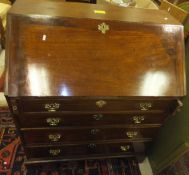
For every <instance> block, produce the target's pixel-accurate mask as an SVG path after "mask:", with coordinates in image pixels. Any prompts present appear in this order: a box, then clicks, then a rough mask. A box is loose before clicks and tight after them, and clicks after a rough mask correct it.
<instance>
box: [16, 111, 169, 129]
mask: <svg viewBox="0 0 189 175" xmlns="http://www.w3.org/2000/svg"><path fill="white" fill-rule="evenodd" d="M165 115H166V114H163V113H107V112H102V113H98V112H93V113H92V112H91V113H90V112H89V113H56V114H55V113H53V114H51V113H45V114H41V113H38V114H37V113H24V114H21V115H19V116H18V117H19V123H20V125H21V127H22V128H29V127H30V128H37V127H55V126H58V127H63V126H102V125H115V124H128V125H130V124H134V125H137V126H138V125H140V124H159V125H160V124H161V123H162V122H163V120H164V118H165Z"/></svg>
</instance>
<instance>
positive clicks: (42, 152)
mask: <svg viewBox="0 0 189 175" xmlns="http://www.w3.org/2000/svg"><path fill="white" fill-rule="evenodd" d="M139 144H140V145H141V147H143V148H144V146H143V145H144V143H139ZM139 144H138V145H139ZM143 148H142V149H143ZM25 151H26V154H27V157H28V158H29V159H30V158H41V157H43V158H47V157H51V158H53V157H54V158H58V157H61V156H64V158H65V157H73V156H74V157H76V156H86V155H87V156H90V155H108V154H112V153H113V154H129V153H130V154H131V153H134V152H135V149H134V147H133V144H132V143H130V142H129V143H125V142H124V143H109V144H95V143H89V144H83V145H66V146H44V147H26V148H25Z"/></svg>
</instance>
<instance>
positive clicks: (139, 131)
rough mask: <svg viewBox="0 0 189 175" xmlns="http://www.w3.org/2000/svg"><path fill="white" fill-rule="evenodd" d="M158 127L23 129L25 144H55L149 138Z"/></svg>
mask: <svg viewBox="0 0 189 175" xmlns="http://www.w3.org/2000/svg"><path fill="white" fill-rule="evenodd" d="M157 131H158V128H156V127H154V128H105V129H104V128H91V129H37V130H24V131H22V134H23V136H24V139H25V143H27V145H30V144H56V143H73V142H75V143H76V142H87V141H102V140H120V139H123V140H124V139H126V140H130V139H132V140H134V139H151V138H152V137H153V136H154V135H155V134H156V132H157Z"/></svg>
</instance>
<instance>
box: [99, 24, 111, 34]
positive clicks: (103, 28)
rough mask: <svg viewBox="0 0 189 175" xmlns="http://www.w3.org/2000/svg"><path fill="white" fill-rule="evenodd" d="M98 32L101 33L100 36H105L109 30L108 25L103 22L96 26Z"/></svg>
mask: <svg viewBox="0 0 189 175" xmlns="http://www.w3.org/2000/svg"><path fill="white" fill-rule="evenodd" d="M98 30H99V31H101V32H102V34H105V33H106V32H107V31H108V30H110V27H109V25H107V24H106V23H105V22H103V23H102V24H99V25H98Z"/></svg>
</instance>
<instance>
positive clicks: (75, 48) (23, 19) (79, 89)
mask: <svg viewBox="0 0 189 175" xmlns="http://www.w3.org/2000/svg"><path fill="white" fill-rule="evenodd" d="M73 9H74V10H73ZM6 44H7V45H6V80H5V96H6V98H7V101H8V104H9V107H10V110H11V112H12V114H13V116H14V119H15V122H16V126H17V128H18V130H19V133H20V136H21V140H22V144H23V146H24V150H25V153H26V156H27V161H26V164H28V165H29V164H32V163H45V162H57V161H63V160H79V159H86V158H87V159H93V158H107V157H131V156H137V157H138V158H139V159H140V160H142V157H143V156H144V155H145V152H146V150H147V149H148V146H149V144H150V142H151V141H153V139H155V136H156V134H157V132H158V130H159V128H160V127H161V125H162V124H163V122H164V121H165V119H166V118H167V117H168V116H171V115H172V114H173V113H175V112H176V111H177V110H178V108H180V106H182V103H181V101H180V99H181V98H182V97H183V96H185V93H186V92H185V67H184V43H183V26H181V25H180V24H179V23H178V22H177V21H176V20H175V19H174V18H172V17H171V16H170V15H169V14H167V13H166V12H163V11H158V10H144V9H130V8H119V7H110V6H100V5H94V4H93V5H92V4H79V3H65V2H60V1H56V0H55V1H48V0H41V1H39V2H38V3H36V2H35V1H34V0H27V1H24V0H18V1H16V2H15V4H14V5H13V7H12V9H11V10H10V11H9V14H8V26H7V42H6Z"/></svg>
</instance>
